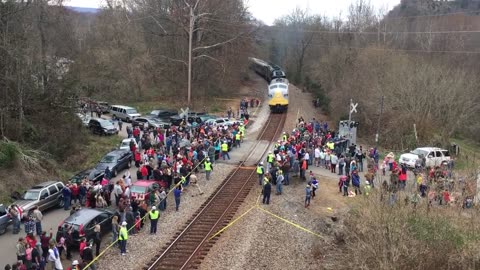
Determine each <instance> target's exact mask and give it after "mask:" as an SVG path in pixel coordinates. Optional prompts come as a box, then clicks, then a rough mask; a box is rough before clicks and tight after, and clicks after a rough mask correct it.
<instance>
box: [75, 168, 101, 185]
mask: <svg viewBox="0 0 480 270" xmlns="http://www.w3.org/2000/svg"><path fill="white" fill-rule="evenodd" d="M104 173H105V172H99V171H96V170H94V169H88V170H84V171H81V172H79V173H77V174H75V175H74V176H72V177H71V178H70V183H72V184H77V185H78V184H81V183H82V180H83V179H84V178H85V177H86V178H87V179H88V180H89V181H93V182H94V183H97V182H99V181H101V180H102V178H103V175H104Z"/></svg>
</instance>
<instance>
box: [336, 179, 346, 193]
mask: <svg viewBox="0 0 480 270" xmlns="http://www.w3.org/2000/svg"><path fill="white" fill-rule="evenodd" d="M345 182H347V176H346V175H342V176H340V178H339V179H338V192H339V193H341V192H342V191H343V190H344V189H343V186H344V185H345ZM347 190H348V186H347Z"/></svg>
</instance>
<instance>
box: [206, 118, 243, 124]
mask: <svg viewBox="0 0 480 270" xmlns="http://www.w3.org/2000/svg"><path fill="white" fill-rule="evenodd" d="M235 123H236V121H232V120H230V119H228V118H216V119H209V120H207V121H205V124H207V125H213V126H232V125H234V124H235Z"/></svg>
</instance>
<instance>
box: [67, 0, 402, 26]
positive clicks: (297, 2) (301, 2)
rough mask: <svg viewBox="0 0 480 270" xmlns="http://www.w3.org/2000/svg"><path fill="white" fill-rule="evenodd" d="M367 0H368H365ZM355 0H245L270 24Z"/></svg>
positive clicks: (382, 0) (95, 2)
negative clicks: (300, 11) (292, 14)
mask: <svg viewBox="0 0 480 270" xmlns="http://www.w3.org/2000/svg"><path fill="white" fill-rule="evenodd" d="M367 1H368V0H367ZM353 2H356V0H245V3H246V5H247V6H248V7H249V10H250V12H251V13H252V14H253V16H255V17H256V18H257V19H260V20H262V21H263V22H265V23H266V24H269V25H271V24H272V23H273V21H274V20H275V19H276V18H279V17H281V16H283V15H286V14H289V13H290V12H291V11H292V10H294V9H295V8H296V7H299V8H300V9H308V10H309V12H310V14H320V15H326V16H328V17H338V16H339V15H340V14H341V15H342V17H345V15H346V14H347V12H348V7H349V6H350V4H351V3H353ZM370 3H371V4H372V5H373V6H374V7H375V8H376V9H380V8H383V9H386V10H390V9H392V8H393V7H394V6H395V5H397V4H398V3H400V0H370ZM65 4H66V5H68V6H76V7H95V8H98V7H99V6H101V5H102V0H65Z"/></svg>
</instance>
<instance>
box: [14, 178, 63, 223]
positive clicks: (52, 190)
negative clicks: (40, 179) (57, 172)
mask: <svg viewBox="0 0 480 270" xmlns="http://www.w3.org/2000/svg"><path fill="white" fill-rule="evenodd" d="M64 186H65V185H64V184H63V183H62V182H59V181H48V182H44V183H41V184H38V185H35V186H33V187H32V188H30V189H29V190H27V191H25V193H23V195H22V196H21V198H20V200H17V201H15V202H14V203H13V204H16V205H18V206H19V207H21V208H22V210H23V214H24V215H27V214H28V213H29V212H30V211H32V210H33V208H34V207H35V206H38V207H39V208H40V211H44V210H47V209H50V208H53V207H63V203H64V202H63V195H62V189H63V187H64Z"/></svg>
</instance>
